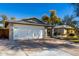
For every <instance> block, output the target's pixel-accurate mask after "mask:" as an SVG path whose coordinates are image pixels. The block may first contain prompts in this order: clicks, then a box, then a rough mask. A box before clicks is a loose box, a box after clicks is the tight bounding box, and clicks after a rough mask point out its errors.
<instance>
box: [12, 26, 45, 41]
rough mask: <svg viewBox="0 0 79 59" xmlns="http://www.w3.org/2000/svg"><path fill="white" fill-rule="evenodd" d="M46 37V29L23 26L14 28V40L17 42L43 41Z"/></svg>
mask: <svg viewBox="0 0 79 59" xmlns="http://www.w3.org/2000/svg"><path fill="white" fill-rule="evenodd" d="M43 36H44V27H42V26H31V25H22V26H18V25H16V26H14V27H13V38H14V39H15V40H18V39H19V40H28V39H29V40H30V39H41V38H43Z"/></svg>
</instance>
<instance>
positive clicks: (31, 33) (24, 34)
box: [6, 18, 52, 40]
mask: <svg viewBox="0 0 79 59" xmlns="http://www.w3.org/2000/svg"><path fill="white" fill-rule="evenodd" d="M50 27H51V28H52V26H50V25H47V24H45V23H44V22H42V21H40V20H38V19H36V18H30V19H22V20H19V21H13V20H12V21H8V26H7V27H6V28H9V39H14V40H31V39H43V38H46V37H47V36H48V35H47V34H48V32H47V28H50ZM51 35H52V34H51Z"/></svg>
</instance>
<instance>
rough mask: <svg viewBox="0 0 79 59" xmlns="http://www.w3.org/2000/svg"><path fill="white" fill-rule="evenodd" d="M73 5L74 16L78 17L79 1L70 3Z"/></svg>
mask: <svg viewBox="0 0 79 59" xmlns="http://www.w3.org/2000/svg"><path fill="white" fill-rule="evenodd" d="M71 5H72V6H73V7H74V12H75V15H74V16H75V17H79V3H72V4H71Z"/></svg>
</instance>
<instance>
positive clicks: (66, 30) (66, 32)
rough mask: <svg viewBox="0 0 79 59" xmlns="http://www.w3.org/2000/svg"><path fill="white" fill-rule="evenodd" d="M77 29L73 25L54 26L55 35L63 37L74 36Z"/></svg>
mask: <svg viewBox="0 0 79 59" xmlns="http://www.w3.org/2000/svg"><path fill="white" fill-rule="evenodd" d="M75 34H76V31H75V29H74V28H73V27H71V26H68V25H59V26H55V27H54V28H53V37H57V38H62V37H68V36H74V35H75Z"/></svg>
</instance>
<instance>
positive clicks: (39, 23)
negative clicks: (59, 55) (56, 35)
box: [8, 18, 52, 27]
mask: <svg viewBox="0 0 79 59" xmlns="http://www.w3.org/2000/svg"><path fill="white" fill-rule="evenodd" d="M8 22H9V23H14V24H28V25H37V26H51V25H48V24H45V23H44V22H42V21H41V20H39V19H37V18H29V19H22V20H14V21H13V20H9V21H8ZM51 27H52V26H51Z"/></svg>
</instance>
